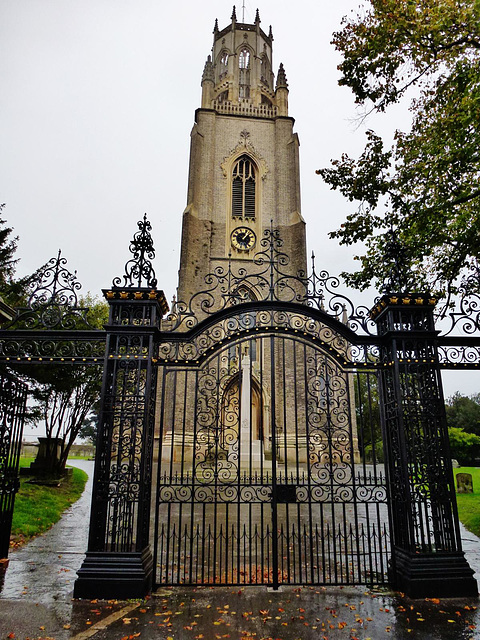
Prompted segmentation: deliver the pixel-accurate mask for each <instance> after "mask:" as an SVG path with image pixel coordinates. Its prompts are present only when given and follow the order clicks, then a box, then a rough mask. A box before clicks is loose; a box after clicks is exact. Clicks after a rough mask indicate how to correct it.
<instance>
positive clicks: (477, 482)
mask: <svg viewBox="0 0 480 640" xmlns="http://www.w3.org/2000/svg"><path fill="white" fill-rule="evenodd" d="M453 471H454V473H455V476H456V475H457V473H471V474H472V479H473V493H457V506H458V517H459V518H460V521H461V522H463V524H464V525H465V526H466V528H467V529H468V530H469V531H471V532H472V533H474V534H475V535H476V536H480V467H459V468H458V469H454V470H453Z"/></svg>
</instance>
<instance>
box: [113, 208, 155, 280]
mask: <svg viewBox="0 0 480 640" xmlns="http://www.w3.org/2000/svg"><path fill="white" fill-rule="evenodd" d="M137 224H138V228H139V231H137V232H136V233H135V235H134V236H133V239H132V241H131V242H130V252H131V253H132V254H133V258H131V259H130V260H129V261H128V262H127V263H126V264H125V274H124V276H123V285H122V278H120V277H116V278H114V279H113V282H112V286H113V287H120V286H123V287H126V288H132V287H135V288H138V289H140V288H141V287H142V283H143V286H145V287H150V288H151V289H155V288H156V286H157V279H156V277H155V271H154V269H153V266H152V260H153V259H154V258H155V249H154V247H153V239H152V236H151V234H150V231H151V230H152V225H151V224H150V222H149V221H148V220H147V214H145V215H144V216H143V220H139V222H138V223H137Z"/></svg>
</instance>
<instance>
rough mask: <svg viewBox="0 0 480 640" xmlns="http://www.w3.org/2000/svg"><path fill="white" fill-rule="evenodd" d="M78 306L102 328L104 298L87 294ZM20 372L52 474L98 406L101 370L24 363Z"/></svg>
mask: <svg viewBox="0 0 480 640" xmlns="http://www.w3.org/2000/svg"><path fill="white" fill-rule="evenodd" d="M79 305H80V306H81V307H88V309H89V312H88V319H89V322H90V324H91V326H93V327H94V328H98V329H101V328H102V327H103V325H104V324H105V323H106V322H107V320H108V305H107V304H106V303H105V302H104V301H99V300H97V299H95V298H93V297H92V296H90V295H87V296H86V297H85V298H83V299H80V300H79ZM21 371H22V374H23V376H24V377H25V378H26V379H27V380H28V383H29V386H30V393H31V397H32V399H33V400H34V404H33V406H32V407H31V408H30V412H29V420H30V422H32V423H34V424H36V425H37V426H38V425H42V426H43V427H44V429H45V436H46V438H47V445H46V448H47V460H46V467H47V468H48V469H49V471H51V473H52V474H54V475H55V474H60V473H62V471H63V470H64V469H65V464H66V461H67V458H68V454H69V452H70V449H71V446H72V444H73V443H74V442H75V439H76V438H77V436H78V435H79V433H80V430H81V429H82V426H83V425H84V424H85V421H86V420H87V418H88V417H89V416H90V414H91V413H92V411H94V409H95V406H98V404H97V403H98V400H99V397H100V391H101V385H102V369H101V367H98V366H95V365H85V366H83V365H66V364H61V365H55V364H48V365H24V366H23V367H22V369H21ZM57 438H61V439H63V447H62V453H61V456H60V459H57V457H56V446H55V444H54V442H55V439H57Z"/></svg>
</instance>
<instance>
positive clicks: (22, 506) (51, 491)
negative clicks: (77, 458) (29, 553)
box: [10, 458, 88, 548]
mask: <svg viewBox="0 0 480 640" xmlns="http://www.w3.org/2000/svg"><path fill="white" fill-rule="evenodd" d="M31 461H32V460H31V459H28V458H22V459H21V460H20V466H22V467H27V466H29V465H30V462H31ZM87 478H88V476H87V474H86V473H85V472H84V471H82V470H81V469H77V468H75V467H74V468H73V474H72V476H71V477H70V478H66V479H65V480H64V481H63V482H62V484H61V485H60V486H59V487H44V486H41V485H35V484H29V482H28V480H29V477H28V476H22V477H21V479H20V489H19V491H18V493H17V495H16V497H15V508H14V511H13V521H12V533H11V537H10V546H11V548H18V547H19V546H21V545H23V544H25V542H28V541H29V540H31V539H32V538H34V537H35V536H38V535H40V534H41V533H44V532H45V531H47V529H50V527H51V526H52V525H53V524H55V522H57V521H58V520H60V517H61V515H62V513H63V512H64V511H65V509H68V507H70V506H71V505H72V504H73V503H74V502H76V501H77V500H78V498H79V497H80V496H81V495H82V493H83V490H84V488H85V483H86V481H87Z"/></svg>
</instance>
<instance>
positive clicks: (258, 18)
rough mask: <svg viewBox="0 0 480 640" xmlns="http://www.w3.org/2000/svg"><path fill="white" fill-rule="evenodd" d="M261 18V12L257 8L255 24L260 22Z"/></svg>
mask: <svg viewBox="0 0 480 640" xmlns="http://www.w3.org/2000/svg"><path fill="white" fill-rule="evenodd" d="M260 22H261V20H260V12H259V10H258V9H257V13H256V14H255V24H260Z"/></svg>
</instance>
